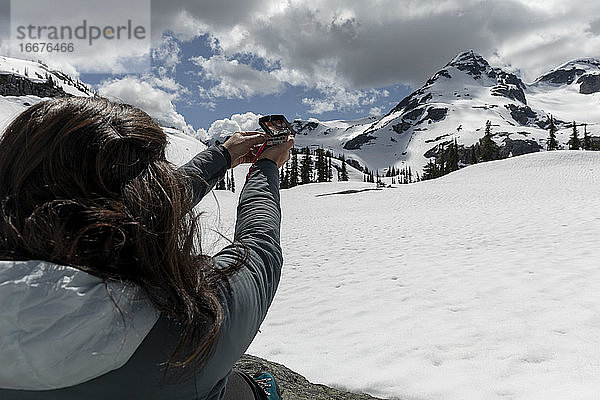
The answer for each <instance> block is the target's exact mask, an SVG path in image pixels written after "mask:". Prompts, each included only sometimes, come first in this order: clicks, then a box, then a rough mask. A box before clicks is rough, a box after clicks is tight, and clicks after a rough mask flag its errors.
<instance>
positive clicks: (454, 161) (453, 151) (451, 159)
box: [447, 138, 458, 172]
mask: <svg viewBox="0 0 600 400" xmlns="http://www.w3.org/2000/svg"><path fill="white" fill-rule="evenodd" d="M457 170H458V143H457V141H456V138H454V143H452V144H451V145H450V154H449V156H448V168H447V171H448V172H452V171H457Z"/></svg>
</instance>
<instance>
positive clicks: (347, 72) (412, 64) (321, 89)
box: [66, 0, 600, 132]
mask: <svg viewBox="0 0 600 400" xmlns="http://www.w3.org/2000/svg"><path fill="white" fill-rule="evenodd" d="M151 11H152V14H151V15H152V49H153V50H152V70H151V73H149V74H131V75H124V74H112V75H89V74H81V78H82V80H84V81H87V82H90V83H93V84H94V85H97V86H96V87H97V89H98V90H99V91H100V92H101V93H103V94H106V95H112V96H115V97H118V98H121V99H124V100H126V101H129V102H137V103H140V105H141V106H143V107H145V108H146V109H147V110H151V111H152V112H155V113H160V114H161V117H160V118H162V119H163V120H165V121H170V122H171V123H172V125H174V126H179V127H181V126H182V124H183V125H184V126H185V127H186V129H188V130H190V131H192V130H200V131H201V132H203V130H209V129H210V127H211V125H213V122H215V121H216V122H215V124H216V125H214V126H213V129H217V127H218V128H219V129H229V128H231V129H234V128H236V127H239V128H241V129H247V128H249V127H251V125H253V124H255V118H254V116H255V115H256V114H263V115H264V114H269V113H284V114H286V115H287V116H288V119H293V118H297V117H299V118H305V119H307V118H311V117H314V118H318V119H322V120H325V119H339V118H344V119H350V118H357V117H361V116H367V115H376V114H381V113H385V112H387V111H388V110H389V109H390V108H391V107H393V105H395V104H396V103H398V102H399V101H400V100H401V99H402V97H403V96H405V95H406V94H408V93H409V92H410V91H411V90H412V89H415V88H418V87H419V86H420V85H421V84H422V83H423V82H424V81H425V80H426V79H427V78H428V77H429V76H431V75H432V74H433V73H435V72H436V71H437V70H438V69H440V68H441V67H443V66H444V65H445V64H446V63H447V62H448V61H449V60H450V59H451V58H452V57H453V56H454V55H456V54H457V53H458V52H461V51H464V50H467V49H474V50H475V51H477V52H479V53H480V54H482V55H483V56H484V57H485V58H486V59H488V61H489V62H490V63H491V64H492V65H496V66H506V67H508V68H510V69H511V70H512V71H514V72H517V73H518V74H520V75H521V77H522V78H523V79H524V80H525V81H526V82H528V81H533V80H534V79H535V78H536V77H537V76H539V75H540V74H541V73H543V72H546V71H547V70H549V69H551V68H553V67H555V66H557V65H559V64H562V63H563V62H565V61H568V60H571V59H574V58H579V57H598V58H600V50H598V49H600V2H599V1H597V0H579V1H577V2H575V1H570V0H569V1H568V0H493V1H483V0H447V1H441V0H369V1H365V0H289V1H273V0H245V1H239V0H219V1H210V2H209V1H198V0H169V1H163V0H153V1H152V2H151ZM98 57H102V54H98ZM66 62H67V63H68V60H66ZM115 71H117V69H115ZM232 116H233V117H232ZM184 118H185V122H183V120H184Z"/></svg>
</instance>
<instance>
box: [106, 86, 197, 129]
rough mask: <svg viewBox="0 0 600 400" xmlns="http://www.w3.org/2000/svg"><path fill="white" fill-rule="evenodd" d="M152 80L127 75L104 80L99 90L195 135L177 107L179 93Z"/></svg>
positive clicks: (164, 122)
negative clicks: (157, 84)
mask: <svg viewBox="0 0 600 400" xmlns="http://www.w3.org/2000/svg"><path fill="white" fill-rule="evenodd" d="M150 82H155V83H157V82H159V80H158V78H152V79H150ZM150 82H148V81H145V80H142V79H140V78H138V77H135V76H126V77H124V78H122V79H113V80H107V81H104V82H102V83H101V84H100V85H99V88H98V92H99V94H100V95H101V96H104V97H107V98H109V99H111V100H114V101H120V102H124V103H129V104H132V105H134V106H136V107H139V108H140V109H142V110H143V111H145V112H146V113H148V115H150V116H151V117H152V118H154V119H155V120H156V121H157V122H158V123H159V124H161V125H162V126H165V127H168V128H171V127H172V128H175V129H179V130H181V131H182V132H184V133H186V134H189V135H195V134H196V131H195V130H194V128H193V127H192V126H191V125H189V124H188V123H187V122H186V121H185V119H184V117H183V116H182V115H181V114H179V113H178V112H177V111H176V109H175V105H174V104H173V100H175V99H176V98H177V93H169V92H167V91H165V90H162V89H160V88H159V87H156V86H154V85H152V84H151V83H150ZM159 83H160V82H159ZM162 84H163V86H164V85H167V86H168V85H170V84H171V83H170V82H169V81H168V80H167V81H165V82H162Z"/></svg>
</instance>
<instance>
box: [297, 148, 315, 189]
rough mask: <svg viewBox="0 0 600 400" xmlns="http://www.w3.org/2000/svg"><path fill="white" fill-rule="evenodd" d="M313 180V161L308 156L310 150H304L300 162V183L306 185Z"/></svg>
mask: <svg viewBox="0 0 600 400" xmlns="http://www.w3.org/2000/svg"><path fill="white" fill-rule="evenodd" d="M312 180H313V160H312V158H311V156H310V149H309V148H308V146H307V147H305V148H304V156H303V157H302V160H301V161H300V183H301V184H303V185H304V184H306V183H310V182H312Z"/></svg>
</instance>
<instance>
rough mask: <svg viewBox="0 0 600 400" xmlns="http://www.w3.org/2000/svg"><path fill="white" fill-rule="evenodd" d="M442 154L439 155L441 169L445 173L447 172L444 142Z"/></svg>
mask: <svg viewBox="0 0 600 400" xmlns="http://www.w3.org/2000/svg"><path fill="white" fill-rule="evenodd" d="M441 146H442V147H441V149H440V156H439V164H440V166H439V170H440V173H441V174H442V175H443V174H444V173H445V172H446V150H445V149H444V143H442V144H441Z"/></svg>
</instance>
